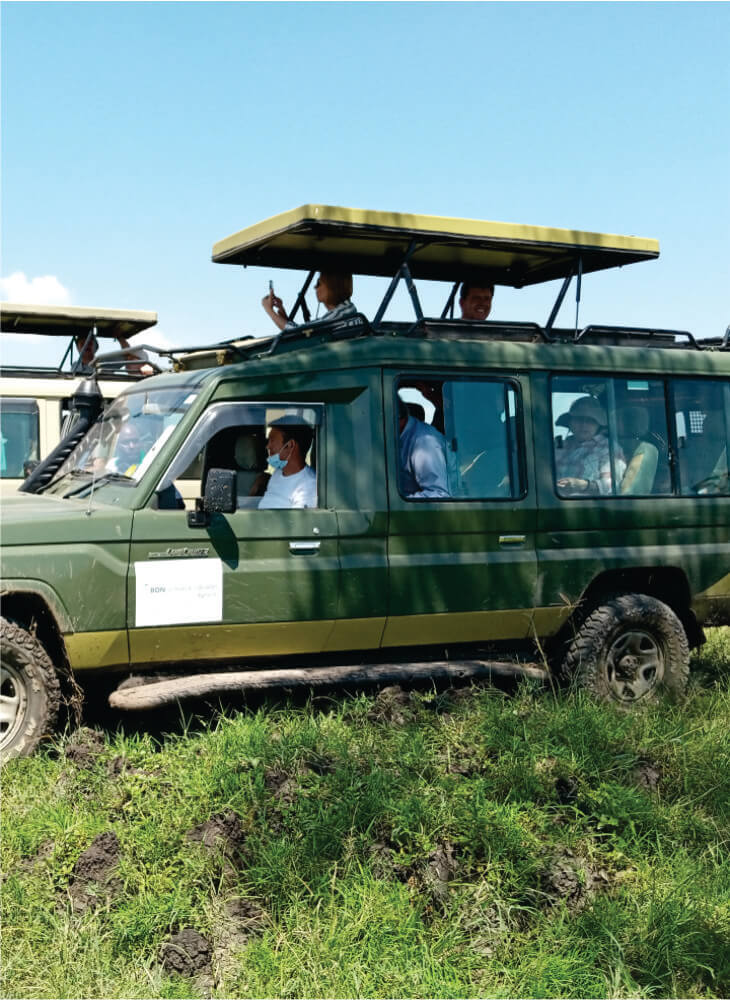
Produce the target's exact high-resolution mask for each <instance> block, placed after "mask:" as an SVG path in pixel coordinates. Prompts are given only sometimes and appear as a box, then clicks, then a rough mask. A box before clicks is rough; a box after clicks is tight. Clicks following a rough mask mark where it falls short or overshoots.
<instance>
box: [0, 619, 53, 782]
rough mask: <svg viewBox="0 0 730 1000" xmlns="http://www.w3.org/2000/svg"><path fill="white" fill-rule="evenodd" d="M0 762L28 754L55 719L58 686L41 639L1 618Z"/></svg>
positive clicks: (51, 729) (50, 727)
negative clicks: (39, 640)
mask: <svg viewBox="0 0 730 1000" xmlns="http://www.w3.org/2000/svg"><path fill="white" fill-rule="evenodd" d="M0 639H1V641H2V650H1V652H0V761H1V762H2V763H3V764H4V763H5V762H6V761H7V760H10V759H11V758H12V757H28V756H30V754H32V753H33V751H34V750H35V749H36V747H37V746H38V744H39V743H40V742H41V740H42V739H43V738H44V737H46V736H50V735H51V734H52V733H53V731H54V728H55V725H56V720H57V719H58V711H59V707H60V704H61V686H60V684H59V682H58V675H57V674H56V671H55V670H54V668H53V664H52V663H51V660H50V658H49V656H48V653H47V652H46V651H45V649H44V648H43V646H42V645H41V643H40V642H38V640H37V639H36V638H35V636H33V635H31V634H30V632H28V631H27V630H26V629H24V628H21V626H20V625H16V624H15V622H10V621H7V620H6V619H5V618H0Z"/></svg>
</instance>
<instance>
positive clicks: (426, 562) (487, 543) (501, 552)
mask: <svg viewBox="0 0 730 1000" xmlns="http://www.w3.org/2000/svg"><path fill="white" fill-rule="evenodd" d="M384 395H385V403H386V427H387V428H388V429H389V455H388V491H389V504H390V521H389V541H388V562H389V574H390V599H389V609H388V619H387V623H386V628H385V634H384V638H383V644H384V645H385V646H403V645H422V644H430V643H442V642H452V643H453V642H471V641H481V640H499V639H522V638H526V637H529V636H531V635H532V634H534V630H535V615H536V614H538V613H539V612H538V611H537V605H536V585H537V570H536V559H535V543H534V532H535V517H536V513H535V502H534V489H533V488H531V487H530V481H529V472H530V463H529V462H528V455H529V454H530V453H531V434H530V429H529V427H526V426H525V420H524V412H525V410H526V409H528V408H529V400H530V396H529V382H528V381H527V379H526V378H523V377H521V376H514V375H510V374H506V373H504V374H503V373H494V374H489V375H484V376H478V375H469V376H466V375H463V374H462V373H461V372H459V373H457V372H442V373H426V372H417V371H403V372H393V373H386V376H385V385H384ZM399 410H400V414H399Z"/></svg>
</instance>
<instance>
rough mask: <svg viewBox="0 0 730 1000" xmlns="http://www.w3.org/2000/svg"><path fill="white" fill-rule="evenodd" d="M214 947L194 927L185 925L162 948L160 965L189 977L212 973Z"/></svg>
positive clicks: (169, 970) (168, 970) (167, 970)
mask: <svg viewBox="0 0 730 1000" xmlns="http://www.w3.org/2000/svg"><path fill="white" fill-rule="evenodd" d="M212 958H213V949H212V947H211V945H210V942H209V941H208V940H206V938H204V937H203V935H202V934H199V933H198V932H197V931H196V930H194V929H193V928H192V927H185V928H183V930H181V931H179V932H178V933H177V934H174V935H173V936H172V937H171V938H170V939H169V940H168V941H165V942H164V944H163V945H162V947H161V948H160V965H162V968H163V969H164V970H165V971H166V972H177V973H178V974H179V975H181V976H187V977H188V978H191V977H194V976H199V975H201V974H205V973H210V971H211V960H212Z"/></svg>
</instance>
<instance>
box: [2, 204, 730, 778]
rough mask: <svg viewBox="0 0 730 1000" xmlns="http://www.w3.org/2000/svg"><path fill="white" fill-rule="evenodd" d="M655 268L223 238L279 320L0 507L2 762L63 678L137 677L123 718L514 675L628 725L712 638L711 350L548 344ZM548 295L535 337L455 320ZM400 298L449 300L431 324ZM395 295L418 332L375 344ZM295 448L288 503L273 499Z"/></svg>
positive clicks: (573, 335)
mask: <svg viewBox="0 0 730 1000" xmlns="http://www.w3.org/2000/svg"><path fill="white" fill-rule="evenodd" d="M656 256H658V245H657V244H656V242H655V241H653V240H645V239H639V238H635V237H620V236H607V235H602V234H596V233H580V232H575V231H572V230H571V231H565V230H555V229H542V228H539V227H530V226H516V225H505V224H498V223H490V222H478V221H471V220H459V219H444V218H436V217H427V216H424V217H415V216H398V215H392V214H388V213H379V212H363V211H357V210H353V209H342V208H333V207H325V206H310V205H308V206H303V207H302V208H300V209H297V210H294V211H292V212H289V213H286V214H284V215H281V216H277V217H275V218H273V219H270V220H267V221H266V222H263V223H260V224H258V225H256V226H253V227H251V228H249V229H246V230H243V231H242V232H240V233H237V234H235V235H234V236H231V237H230V238H228V239H226V240H223V241H222V242H221V243H219V244H217V245H216V246H215V247H214V259H215V260H217V261H220V262H224V263H231V264H237V265H257V266H263V267H267V268H271V267H282V268H294V269H301V270H304V271H306V272H307V277H306V278H305V282H304V287H303V289H302V292H301V293H300V295H299V296H298V298H297V301H296V303H295V306H294V309H293V310H292V311H291V313H290V315H289V322H288V323H287V325H286V326H284V328H283V329H282V330H280V331H278V332H277V333H276V335H275V336H272V337H269V338H259V339H254V338H244V339H241V340H235V341H230V342H226V343H223V344H220V343H218V344H214V345H212V346H211V345H201V346H200V347H199V348H194V349H191V348H186V349H185V351H171V352H169V354H170V357H171V358H172V360H173V362H174V367H175V369H176V370H175V371H174V372H171V373H168V374H163V375H158V376H153V377H151V378H148V379H145V380H143V381H142V382H139V383H136V384H133V385H130V386H129V387H128V388H127V389H126V390H125V391H124V392H122V393H121V394H120V395H119V396H118V397H117V399H116V400H115V401H114V402H113V404H112V405H111V406H110V407H109V408H107V409H106V410H105V411H104V412H103V414H102V416H101V417H100V418H99V419H98V421H97V422H96V423H94V424H93V425H92V426H91V428H90V429H89V430H88V432H87V433H86V436H85V437H84V438H83V439H82V440H81V441H80V443H79V444H78V445H77V446H76V448H75V449H74V450H73V451H72V453H71V454H70V456H69V457H68V459H67V460H66V461H65V462H64V464H63V465H62V466H61V467H60V468H58V469H55V470H53V471H52V472H51V473H49V474H48V475H47V476H46V477H45V478H44V476H43V475H40V476H37V477H36V478H37V480H38V482H39V484H40V485H39V486H38V490H37V492H35V493H31V492H25V493H22V494H18V495H16V496H14V497H12V498H9V499H7V500H5V501H4V503H3V509H2V518H3V523H2V596H3V607H2V616H3V617H2V689H1V700H0V726H1V736H2V752H3V755H4V756H5V757H6V758H7V757H12V756H17V755H21V754H27V753H30V752H32V751H33V749H34V748H35V747H36V746H37V745H38V743H39V741H40V740H41V739H43V738H44V737H45V736H47V735H49V734H51V733H52V732H53V730H54V727H55V725H56V724H57V717H58V714H59V708H60V702H61V700H62V685H63V683H64V678H66V677H68V676H72V675H75V676H77V677H81V676H82V675H86V674H89V675H90V674H92V673H94V672H96V673H98V672H102V673H104V674H111V673H115V674H117V675H118V676H119V680H120V681H122V680H124V679H125V678H126V677H127V676H128V675H129V674H130V673H134V674H135V675H139V674H140V673H142V672H144V671H148V672H150V673H153V674H155V675H156V677H157V679H156V681H155V682H154V683H151V684H145V685H141V686H137V687H134V686H131V687H124V686H123V687H122V688H121V689H119V690H117V691H115V692H113V693H112V695H111V698H110V700H111V702H112V704H113V705H115V706H117V707H118V708H119V709H130V708H143V707H152V706H154V705H156V704H161V703H163V702H164V701H166V700H170V699H174V698H181V697H183V696H186V695H190V694H206V693H211V692H220V691H225V690H230V689H232V688H236V687H238V688H241V687H244V688H245V687H246V686H247V685H249V686H257V685H260V684H264V683H268V682H273V681H278V682H279V683H288V682H289V681H288V680H287V678H288V679H291V681H292V682H294V681H301V682H303V683H314V682H315V681H317V680H321V679H330V680H332V679H342V678H358V677H363V676H371V677H373V676H374V677H378V676H393V675H395V676H402V677H404V678H405V677H409V676H419V675H420V676H423V675H433V676H436V675H444V674H447V675H448V674H449V673H450V672H451V673H460V674H461V675H462V676H469V675H472V676H474V675H477V674H478V673H479V672H480V671H485V670H488V669H489V668H490V666H491V665H493V663H494V662H495V661H499V659H500V656H501V655H502V654H504V653H505V652H506V651H510V652H512V653H516V654H520V655H521V656H522V658H523V660H524V659H526V660H527V661H530V662H532V665H533V669H540V670H553V669H554V670H558V671H561V672H562V673H564V674H566V675H568V676H569V677H571V678H572V679H573V680H574V681H575V682H576V683H578V684H581V685H583V686H585V687H587V688H588V689H589V690H590V691H592V692H593V693H595V694H596V695H597V696H598V697H601V698H605V699H612V700H615V701H617V702H619V703H621V704H625V705H636V704H641V703H645V702H647V701H651V700H652V699H653V698H655V697H656V696H657V695H658V694H660V693H661V692H662V691H670V692H680V691H681V690H682V689H683V687H684V685H685V683H686V680H687V674H688V663H689V650H690V648H691V647H692V646H695V645H698V644H699V643H701V642H702V639H703V635H702V626H703V625H706V624H708V623H710V624H721V623H728V622H730V532H729V531H728V525H729V523H730V479H729V477H728V438H729V436H730V435H729V429H730V350H729V347H730V342H729V339H728V335H727V334H726V335H725V337H724V338H718V339H717V340H714V341H712V342H708V341H704V342H702V343H700V342H697V341H695V340H694V338H693V337H692V336H691V335H689V334H686V333H679V332H676V331H669V330H645V329H644V330H637V329H633V328H628V327H596V326H590V327H585V328H582V329H578V328H577V326H576V327H575V328H571V329H565V328H559V327H557V326H556V323H555V321H556V317H557V314H558V309H559V308H560V304H561V302H562V301H563V298H564V296H565V294H566V290H567V289H568V286H569V284H570V282H571V280H572V279H576V284H577V285H580V282H581V280H582V277H583V275H586V274H588V273H589V272H592V271H595V270H599V269H602V268H608V267H613V266H620V265H624V264H627V263H632V262H638V261H641V260H649V259H652V258H654V257H656ZM315 270H322V271H324V272H325V273H332V272H333V271H338V272H340V273H343V272H346V273H352V274H356V275H357V274H364V275H381V276H385V277H389V278H390V279H391V280H390V283H389V285H388V288H387V291H386V293H385V296H384V298H383V302H382V303H381V306H380V308H379V309H378V310H377V313H376V314H375V315H374V316H373V317H372V319H368V318H367V317H366V316H365V315H363V314H362V313H359V312H357V311H356V310H355V308H354V307H352V308H350V309H347V310H345V311H344V313H343V312H340V313H339V314H337V315H335V316H334V317H325V319H324V320H323V321H312V320H311V319H308V318H307V313H306V312H305V313H304V315H303V316H302V317H301V321H300V322H299V323H297V322H296V319H297V315H298V313H299V310H304V306H305V304H306V300H305V293H306V291H307V288H308V286H309V284H310V283H311V281H312V278H313V275H314V271H315ZM556 279H558V280H560V282H561V286H560V291H559V293H558V296H557V300H556V303H555V307H554V309H553V310H552V312H551V315H550V316H549V318H548V319H547V321H546V322H545V323H542V324H541V323H499V322H490V321H489V320H487V319H486V318H485V319H473V318H468V317H467V318H463V316H462V318H459V317H458V316H455V315H454V312H455V311H457V310H458V306H457V302H458V301H459V299H458V295H459V289H460V288H462V294H461V301H462V303H463V300H464V292H463V286H462V282H466V283H467V285H468V286H469V287H471V288H473V287H476V288H480V289H482V290H484V289H487V290H489V289H491V288H492V287H493V285H495V284H496V285H498V286H499V285H506V286H512V287H522V286H527V285H530V284H534V283H536V282H543V281H550V280H556ZM419 280H433V281H443V282H448V283H449V284H448V289H449V291H448V293H447V298H446V303H445V306H444V310H443V312H442V314H441V316H439V317H434V318H428V317H425V316H424V315H423V310H422V308H421V305H420V299H419V296H418V290H417V285H416V283H417V282H418V281H419ZM401 281H402V282H404V283H405V285H406V287H407V289H408V292H409V295H410V297H411V301H412V303H413V308H414V317H413V319H411V320H409V321H407V322H402V321H398V322H395V321H388V320H386V319H385V318H384V317H385V312H386V310H387V307H388V304H389V302H390V300H391V298H392V295H393V293H394V291H395V289H396V287H397V285H398V283H399V282H401ZM462 308H463V305H462ZM487 312H488V308H487ZM282 442H283V443H282ZM277 446H278V447H277ZM295 448H296V449H298V450H299V454H300V455H301V460H302V463H303V467H302V468H301V469H300V470H298V471H297V475H298V476H301V477H302V481H303V482H305V486H306V488H303V490H302V491H301V492H300V493H297V494H296V498H295V499H293V500H292V501H291V505H289V504H283V503H278V504H277V503H274V502H273V501H272V500H271V498H272V496H273V494H274V492H275V487H276V488H278V487H277V484H279V485H280V484H281V483H282V482H283V481H284V480H286V476H287V463H285V462H284V461H283V455H284V454H286V455H287V456H288V455H291V454H292V453H293V452H294V451H295ZM279 453H281V454H279ZM282 465H283V466H284V467H283V471H282V469H281V466H282ZM277 466H278V467H277ZM292 496H293V497H294V494H292ZM267 497H268V498H269V499H268V500H267V499H266V498H267ZM445 650H447V651H448V652H446V653H445V652H444V651H445ZM166 675H174V676H171V677H166ZM272 679H273V680H272Z"/></svg>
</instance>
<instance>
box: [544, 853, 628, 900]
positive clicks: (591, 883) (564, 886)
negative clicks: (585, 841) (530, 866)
mask: <svg viewBox="0 0 730 1000" xmlns="http://www.w3.org/2000/svg"><path fill="white" fill-rule="evenodd" d="M609 881H610V879H609V876H608V874H607V872H606V871H605V870H604V869H603V868H595V867H594V866H593V865H591V864H590V863H589V862H587V861H586V860H584V859H582V858H577V857H576V856H575V855H574V854H573V852H572V851H564V852H562V853H560V854H556V855H555V856H554V857H553V858H552V860H551V861H550V862H549V863H548V864H547V865H546V866H545V868H544V869H543V870H542V872H541V873H540V877H539V886H540V891H541V893H542V895H543V898H544V900H545V902H546V903H547V905H548V906H551V905H554V904H555V903H558V902H564V903H565V904H566V905H567V907H568V908H569V909H570V910H572V911H573V912H575V913H577V912H580V911H581V910H583V909H585V907H586V906H587V905H588V904H589V902H590V901H591V899H592V898H593V897H594V896H595V894H596V892H598V891H599V890H600V889H601V888H603V887H605V885H607V884H608V882H609Z"/></svg>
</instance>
